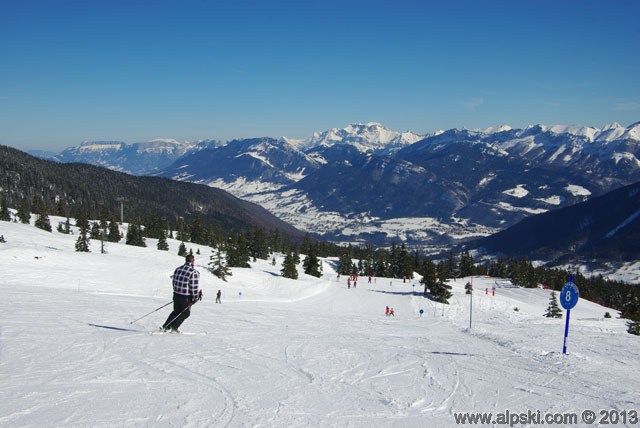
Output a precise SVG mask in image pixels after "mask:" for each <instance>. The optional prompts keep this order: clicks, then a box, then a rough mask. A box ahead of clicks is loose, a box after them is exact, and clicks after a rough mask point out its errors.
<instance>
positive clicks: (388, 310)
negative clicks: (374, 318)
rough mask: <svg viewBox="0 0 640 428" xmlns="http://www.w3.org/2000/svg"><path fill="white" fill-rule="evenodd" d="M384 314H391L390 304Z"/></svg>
mask: <svg viewBox="0 0 640 428" xmlns="http://www.w3.org/2000/svg"><path fill="white" fill-rule="evenodd" d="M384 314H385V315H386V316H389V315H390V314H391V309H389V306H387V308H386V309H385V310H384Z"/></svg>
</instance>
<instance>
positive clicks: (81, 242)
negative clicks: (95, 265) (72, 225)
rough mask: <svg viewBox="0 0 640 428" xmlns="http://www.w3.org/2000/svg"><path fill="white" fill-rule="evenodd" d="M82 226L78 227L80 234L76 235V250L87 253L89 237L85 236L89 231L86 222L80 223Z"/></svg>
mask: <svg viewBox="0 0 640 428" xmlns="http://www.w3.org/2000/svg"><path fill="white" fill-rule="evenodd" d="M82 224H83V226H82V227H81V228H80V234H79V235H78V239H77V240H76V251H77V252H80V253H88V252H89V238H87V233H89V228H88V223H82Z"/></svg>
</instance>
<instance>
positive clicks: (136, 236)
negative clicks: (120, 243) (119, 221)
mask: <svg viewBox="0 0 640 428" xmlns="http://www.w3.org/2000/svg"><path fill="white" fill-rule="evenodd" d="M126 244H127V245H134V246H136V247H146V246H147V244H146V242H145V239H144V237H143V236H142V226H140V224H138V222H135V221H134V222H133V223H130V224H129V228H128V229H127V240H126Z"/></svg>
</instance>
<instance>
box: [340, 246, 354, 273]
mask: <svg viewBox="0 0 640 428" xmlns="http://www.w3.org/2000/svg"><path fill="white" fill-rule="evenodd" d="M349 248H351V246H349ZM352 265H353V262H352V261H351V256H350V255H349V251H343V253H342V254H341V255H340V259H339V260H338V273H339V274H340V275H351V270H352Z"/></svg>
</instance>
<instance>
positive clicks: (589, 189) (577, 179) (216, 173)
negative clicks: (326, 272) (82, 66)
mask: <svg viewBox="0 0 640 428" xmlns="http://www.w3.org/2000/svg"><path fill="white" fill-rule="evenodd" d="M105 145H108V143H105ZM112 145H114V146H115V145H116V144H115V143H112ZM81 148H82V146H81ZM116 152H118V151H116ZM76 159H78V158H76ZM85 159H88V160H89V161H90V162H89V163H94V162H93V161H91V159H90V158H88V157H85ZM111 159H115V157H112V158H111ZM639 159H640V122H638V123H635V124H632V125H631V126H629V127H626V128H625V127H623V126H621V125H619V124H615V123H614V124H610V125H607V126H605V127H603V128H602V129H598V128H595V127H585V126H565V125H553V126H548V125H534V126H529V127H526V128H522V129H514V128H511V127H510V126H507V125H502V126H497V127H494V128H487V129H482V130H468V129H462V130H460V129H451V130H447V131H440V132H437V133H434V134H432V135H428V136H424V137H421V136H419V135H418V134H414V133H408V132H407V133H401V132H397V131H391V130H388V129H387V128H385V127H383V126H382V125H380V124H377V123H367V124H352V125H349V126H346V127H344V128H334V129H332V130H329V131H326V132H322V133H316V134H314V135H313V137H312V138H310V139H308V140H304V141H300V140H291V139H287V138H280V139H273V138H266V137H265V138H252V139H246V140H234V141H231V142H229V143H226V144H223V145H220V144H218V145H213V144H210V143H209V145H208V146H207V147H205V148H203V147H201V146H198V147H196V148H194V149H192V150H190V151H187V152H186V153H185V154H184V156H183V157H182V158H180V159H178V160H177V161H176V162H175V163H173V164H172V165H170V166H167V167H165V168H162V166H157V169H158V172H156V173H154V175H161V176H164V177H168V178H173V179H177V180H186V181H195V182H199V183H205V184H208V185H211V186H215V187H220V188H223V189H225V190H227V191H229V192H231V193H233V194H234V195H236V196H238V197H242V198H245V199H248V200H250V201H252V202H256V203H258V204H261V205H262V206H264V207H265V208H267V209H269V210H270V211H272V212H273V213H274V214H276V215H277V216H279V217H280V218H281V219H283V220H285V221H287V222H289V223H291V224H292V225H294V226H296V227H298V228H299V229H302V230H306V231H309V232H312V233H316V234H318V235H321V236H324V237H325V238H329V239H334V240H338V241H358V240H375V241H378V242H382V241H385V240H391V239H403V240H406V241H408V242H416V243H418V242H419V243H429V242H450V241H452V240H453V241H455V240H459V239H468V238H469V237H479V236H486V235H488V234H490V233H493V232H496V231H498V230H502V229H505V228H507V227H509V226H511V225H513V224H515V223H517V222H518V221H519V220H521V219H523V218H525V217H527V216H530V215H532V214H538V213H543V212H546V211H549V210H552V209H555V208H560V207H564V206H568V205H572V204H575V203H578V202H581V201H584V200H586V199H588V198H590V197H593V196H598V195H601V194H604V193H606V192H608V191H610V190H612V189H615V188H617V187H621V186H624V185H628V184H631V183H634V182H636V181H640V160H639ZM125 160H126V158H120V162H121V164H120V165H123V164H124V162H125ZM76 161H77V160H76ZM116 169H117V168H116ZM120 169H121V170H124V168H123V167H122V166H120ZM147 170H149V171H152V170H153V169H152V168H151V166H150V165H149V166H148V167H147Z"/></svg>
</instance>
